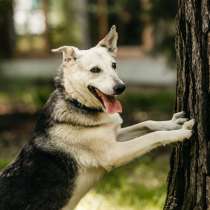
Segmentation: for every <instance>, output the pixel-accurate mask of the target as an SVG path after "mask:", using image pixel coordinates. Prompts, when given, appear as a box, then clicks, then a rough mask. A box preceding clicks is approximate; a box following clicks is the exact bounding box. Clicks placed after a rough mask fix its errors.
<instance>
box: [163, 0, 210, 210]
mask: <svg viewBox="0 0 210 210" xmlns="http://www.w3.org/2000/svg"><path fill="white" fill-rule="evenodd" d="M209 10H210V2H209V0H201V1H200V0H178V12H177V37H176V52H177V81H178V82H177V101H176V111H180V110H184V111H186V113H187V116H188V117H190V118H195V120H196V125H195V132H194V135H193V137H192V139H191V141H189V142H186V143H184V144H182V145H179V146H177V147H176V148H175V149H174V151H173V154H172V157H171V171H170V173H169V178H168V182H169V183H168V194H167V198H166V203H165V208H164V209H165V210H207V209H208V210H209V209H210V144H209V143H210V85H209V84H210V81H209V79H210V75H209V74H210V71H209V70H210V69H209V51H208V33H209V29H210V25H209V23H210V22H209V21H210V20H209V18H210V11H209Z"/></svg>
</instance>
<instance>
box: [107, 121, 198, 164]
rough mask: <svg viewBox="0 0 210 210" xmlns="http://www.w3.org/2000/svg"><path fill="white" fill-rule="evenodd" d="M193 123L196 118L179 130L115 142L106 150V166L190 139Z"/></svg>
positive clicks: (158, 132) (127, 160)
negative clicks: (162, 146)
mask: <svg viewBox="0 0 210 210" xmlns="http://www.w3.org/2000/svg"><path fill="white" fill-rule="evenodd" d="M193 125H194V120H190V121H188V122H186V123H185V124H184V125H183V127H182V129H179V130H172V131H155V132H152V133H149V134H146V135H144V136H141V137H138V138H134V139H132V140H130V141H124V142H115V143H113V145H110V149H109V150H108V151H106V158H107V161H105V163H106V164H107V165H106V166H105V167H107V168H112V167H118V166H121V165H124V164H126V163H128V162H130V161H131V160H133V159H135V158H137V157H139V156H141V155H143V154H145V153H147V152H149V151H151V150H152V149H155V148H156V147H159V146H161V145H166V144H171V143H175V142H182V141H183V140H184V139H189V138H190V137H191V135H192V127H193ZM104 155H105V154H104Z"/></svg>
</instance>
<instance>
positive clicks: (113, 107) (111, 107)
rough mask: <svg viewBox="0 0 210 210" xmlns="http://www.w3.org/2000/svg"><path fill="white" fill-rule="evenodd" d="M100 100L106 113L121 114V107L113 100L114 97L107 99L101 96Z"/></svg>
mask: <svg viewBox="0 0 210 210" xmlns="http://www.w3.org/2000/svg"><path fill="white" fill-rule="evenodd" d="M101 98H102V100H103V103H104V106H105V109H106V112H108V113H116V112H122V106H121V103H120V102H119V101H118V100H117V99H115V98H114V97H108V96H106V95H104V94H103V95H102V97H101Z"/></svg>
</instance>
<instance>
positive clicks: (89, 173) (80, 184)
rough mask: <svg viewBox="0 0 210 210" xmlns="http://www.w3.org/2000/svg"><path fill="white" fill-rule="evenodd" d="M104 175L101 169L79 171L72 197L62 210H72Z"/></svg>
mask: <svg viewBox="0 0 210 210" xmlns="http://www.w3.org/2000/svg"><path fill="white" fill-rule="evenodd" d="M104 173H105V170H104V169H102V168H92V169H80V170H79V174H78V177H77V178H76V180H75V186H74V190H73V193H72V197H71V198H70V200H69V202H68V203H67V205H66V206H65V207H64V208H63V209H62V210H72V209H73V208H74V207H75V206H76V205H77V203H78V202H79V201H80V199H81V198H82V197H83V196H84V195H85V194H86V193H87V192H88V191H89V190H90V188H91V187H92V186H94V185H95V184H96V183H97V181H98V180H99V179H100V178H101V177H102V176H103V175H104Z"/></svg>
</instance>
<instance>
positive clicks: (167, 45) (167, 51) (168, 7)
mask: <svg viewBox="0 0 210 210" xmlns="http://www.w3.org/2000/svg"><path fill="white" fill-rule="evenodd" d="M176 11H177V1H176V0H171V1H168V0H151V7H150V9H149V10H148V14H149V16H150V18H151V22H152V23H153V25H154V34H155V47H154V49H153V53H154V54H155V55H157V54H159V53H163V54H164V55H165V56H166V57H167V58H168V62H169V64H171V65H174V64H175V57H176V52H175V33H176V31H175V16H176Z"/></svg>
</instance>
